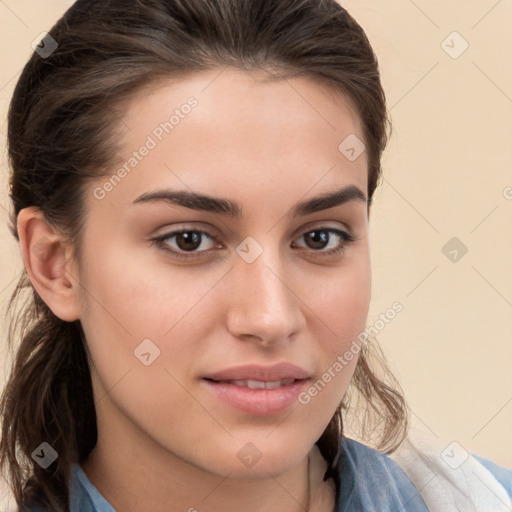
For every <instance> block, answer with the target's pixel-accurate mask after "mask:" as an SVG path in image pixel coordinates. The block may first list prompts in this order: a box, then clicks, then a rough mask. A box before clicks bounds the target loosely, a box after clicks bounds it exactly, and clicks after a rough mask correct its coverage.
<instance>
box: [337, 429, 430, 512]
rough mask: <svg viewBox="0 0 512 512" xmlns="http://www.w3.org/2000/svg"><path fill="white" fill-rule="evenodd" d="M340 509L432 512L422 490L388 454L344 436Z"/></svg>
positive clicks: (376, 511)
mask: <svg viewBox="0 0 512 512" xmlns="http://www.w3.org/2000/svg"><path fill="white" fill-rule="evenodd" d="M341 443H342V455H341V460H340V482H341V488H340V498H339V502H338V510H351V511H354V512H356V511H365V512H366V511H368V512H371V511H375V512H388V511H389V512H391V511H396V510H403V511H406V512H428V509H427V507H426V505H425V502H424V501H423V499H422V497H421V494H420V492H419V491H418V489H417V488H416V487H415V485H414V483H413V482H412V481H411V480H410V479H409V477H408V476H407V474H406V473H405V472H404V471H403V470H402V469H401V468H400V466H399V465H398V464H397V463H396V462H395V461H393V460H392V459H391V458H390V457H388V456H387V455H386V454H384V453H382V452H379V451H378V450H375V449H373V448H370V447H369V446H366V445H364V444H362V443H360V442H357V441H355V440H353V439H349V438H343V439H342V441H341Z"/></svg>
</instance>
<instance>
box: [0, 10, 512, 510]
mask: <svg viewBox="0 0 512 512" xmlns="http://www.w3.org/2000/svg"><path fill="white" fill-rule="evenodd" d="M387 125H388V121H387V117H386V105H385V97H384V93H383V90H382V86H381V83H380V77H379V71H378V65H377V61H376V58H375V56H374V54H373V52H372V49H371V47H370V44H369V42H368V40H367V38H366V36H365V34H364V32H363V30H362V29H361V27H360V26H359V25H358V24H357V23H356V22H355V21H354V20H353V19H352V18H351V17H350V15H349V14H348V13H347V12H346V11H345V10H344V9H343V8H341V7H340V6H339V5H338V4H337V3H335V2H334V1H322V0H307V1H304V0H301V1H299V0H285V1H280V2H275V1H273V0H265V1H260V2H254V1H253V0H216V1H213V2H212V1H210V2H206V1H204V0H187V1H186V2H185V1H181V0H174V1H173V0H133V1H130V2H126V1H122V2H121V1H120V0H115V1H110V2H105V1H85V0H78V1H77V2H76V3H75V4H74V6H73V7H72V8H71V9H70V10H69V11H68V12H67V13H66V14H65V15H64V17H63V18H62V19H61V20H59V21H58V22H57V24H56V25H55V27H53V28H52V30H51V31H50V34H49V36H47V37H46V38H44V39H43V42H42V44H41V45H40V46H39V47H38V48H36V50H35V53H34V55H33V56H32V58H31V59H30V61H29V62H28V64H27V65H26V67H25V69H24V71H23V73H22V76H21V77H20V80H19V82H18V84H17V87H16V90H15V93H14V97H13V100H12V103H11V107H10V111H9V140H8V143H9V156H10V161H11V166H12V176H11V182H10V185H11V198H12V201H13V215H12V222H11V230H12V232H13V235H14V236H15V237H16V239H17V240H19V242H20V249H21V254H22V257H23V262H24V265H25V269H26V273H25V274H24V275H23V277H22V280H21V281H20V283H19V285H18V288H17V290H16V292H15V294H14V295H13V297H12V300H11V304H12V306H13V309H14V303H15V300H16V299H17V298H18V297H20V296H21V293H22V291H24V290H28V291H29V292H31V294H32V295H31V303H30V304H29V305H28V306H27V308H26V309H25V310H24V314H23V316H22V317H19V318H15V317H13V321H12V336H11V340H13V339H15V336H16V335H17V336H19V335H21V345H20V348H19V350H18V352H17V355H16V360H15V365H14V367H13V370H12V372H11V374H10V376H9V379H8V382H7V386H6V388H5V391H4V395H3V400H2V402H1V411H2V418H3V424H2V429H3V430H2V440H1V443H0V457H1V460H2V463H3V465H4V466H5V468H6V471H5V473H6V475H7V477H8V478H9V480H10V483H11V487H12V490H13V493H14V496H15V498H16V501H17V504H18V505H19V506H20V508H21V509H22V510H71V511H86V510H91V511H112V510H117V511H122V512H130V511H135V510H136V511H140V510H152V511H164V510H165V511H168V510H173V511H174V510H176V511H178V510H188V511H195V510H197V511H201V510H208V511H216V510H221V509H222V510H233V511H235V510H237V511H238V510H244V511H248V512H251V511H253V510H254V511H256V510H258V511H261V512H263V511H276V510H278V511H283V512H288V511H290V512H291V511H299V510H306V511H332V510H350V511H359V510H361V511H363V510H364V511H377V510H378V511H379V512H380V511H383V510H389V511H396V510H407V511H425V510H452V509H453V510H469V509H470V508H469V507H472V509H475V510H486V511H490V510H507V508H505V507H510V494H511V490H510V486H509V487H508V488H507V485H508V484H507V480H506V479H510V472H508V471H507V470H505V469H503V468H499V467H498V466H496V465H494V464H492V463H490V462H489V461H485V460H484V459H481V458H478V457H476V456H475V457H473V456H471V457H468V461H464V462H463V463H461V464H459V466H458V467H457V468H455V467H453V468H452V469H450V468H448V466H446V468H443V467H442V466H441V465H439V466H438V467H436V466H435V463H436V458H435V455H434V452H435V450H434V452H432V451H431V450H432V447H431V446H427V445H425V446H422V445H419V444H418V445H417V444H411V440H407V441H406V442H404V441H405V440H406V434H407V410H406V406H405V401H404V399H403V397H402V395H401V393H400V389H399V387H398V385H397V384H396V382H394V380H393V378H392V376H391V375H390V374H389V372H387V375H388V377H389V380H388V379H385V380H386V382H385V381H384V380H381V378H379V376H378V372H376V371H374V369H373V366H374V364H375V363H379V357H378V355H379V352H378V349H377V348H376V347H375V346H374V344H373V343H371V340H369V339H368V336H367V334H366V330H365V324H366V319H367V314H368V308H369V303H370V285H371V267H370V249H369V238H368V219H369V213H370V207H371V204H372V197H373V194H374V191H375V189H376V187H377V185H378V182H379V179H380V176H381V166H380V157H381V154H382V151H383V149H384V147H385V145H386V139H387ZM394 308H395V309H396V311H399V310H400V304H399V303H397V304H395V305H394ZM17 327H18V328H19V329H20V334H16V335H15V334H14V333H15V332H16V328H17ZM375 356H377V357H375ZM381 364H382V365H383V368H384V370H385V371H386V368H385V364H384V362H383V361H381ZM354 396H359V397H360V398H362V399H363V402H361V401H359V402H357V404H358V405H357V412H358V413H359V412H360V413H361V414H362V415H363V422H362V425H364V426H365V429H366V431H367V432H368V433H372V434H377V437H378V439H377V442H376V448H378V450H377V449H375V448H370V447H369V446H365V445H364V444H361V443H358V442H356V441H354V440H351V439H349V438H348V437H346V436H344V430H343V425H344V421H345V420H346V418H347V416H348V414H347V413H348V412H349V410H348V407H349V403H351V402H352V403H354V401H353V398H354ZM351 399H352V400H351ZM364 402H366V405H365V404H364ZM362 433H363V434H364V433H365V431H364V430H363V432H362ZM429 450H430V451H429ZM393 453H394V454H395V455H396V459H397V461H398V462H395V461H393V460H392V459H391V457H390V455H391V454H393ZM20 455H21V457H22V460H20V459H19V457H20ZM437 455H438V453H437ZM453 457H454V458H457V454H456V453H455V454H454V456H453ZM432 470H435V475H434V476H436V477H437V476H438V477H439V478H437V480H436V481H435V485H434V487H432V486H430V487H429V486H428V485H427V484H428V482H426V478H428V471H432ZM437 470H439V471H437ZM452 470H453V471H452ZM457 471H458V472H457ZM443 472H444V473H445V474H446V475H447V476H446V477H445V475H444V474H441V473H443ZM472 474H475V475H476V477H474V479H476V478H479V479H480V481H484V482H485V485H484V486H483V487H482V489H478V490H476V487H475V486H474V485H473V483H472V482H471V481H469V480H468V478H469V476H468V475H472ZM482 479H483V480H482ZM430 480H432V478H430ZM429 482H430V481H429ZM475 490H476V492H475ZM439 496H442V500H441V501H440V500H439V499H438V498H439ZM450 507H451V508H450ZM455 507H456V508H455ZM464 507H465V508H464Z"/></svg>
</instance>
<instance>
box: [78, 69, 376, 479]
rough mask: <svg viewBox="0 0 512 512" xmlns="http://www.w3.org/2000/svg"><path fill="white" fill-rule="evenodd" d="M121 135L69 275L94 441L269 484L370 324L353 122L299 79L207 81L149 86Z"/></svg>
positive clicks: (299, 448) (324, 419)
mask: <svg viewBox="0 0 512 512" xmlns="http://www.w3.org/2000/svg"><path fill="white" fill-rule="evenodd" d="M165 123H167V124H165ZM121 127H122V133H123V134H122V141H123V152H122V159H121V160H120V162H119V165H117V166H115V167H112V169H111V173H110V174H109V175H108V176H107V177H105V178H103V179H101V180H98V181H96V182H95V183H92V184H90V187H89V189H88V190H87V193H86V208H87V211H88V215H87V219H86V227H85V232H84V238H83V248H84V250H83V260H82V266H81V268H80V285H81V288H80V290H81V295H80V305H81V306H80V307H81V309H80V321H81V323H82V326H83V329H84V332H85V335H86V340H87V344H88V348H89V351H90V355H91V365H92V368H91V370H92V378H93V385H94V392H95V401H96V408H97V416H98V429H99V431H100V437H101V436H107V435H108V436H110V440H111V442H112V443H113V445H114V444H115V443H116V440H119V439H122V440H123V442H125V444H124V446H133V447H137V448H136V449H135V448H133V451H134V456H135V451H136V452H137V453H138V455H137V457H139V458H140V459H144V458H145V457H146V455H149V453H151V454H152V455H151V457H152V460H153V461H155V460H159V461H164V460H165V461H166V462H169V463H172V461H180V463H182V464H186V465H189V466H191V467H194V468H199V469H201V470H204V471H207V472H210V473H214V474H217V475H227V474H229V473H230V474H231V476H233V477H239V478H258V477H267V476H268V474H269V473H270V474H273V475H278V474H281V473H283V472H284V471H286V470H287V469H289V468H292V467H294V466H295V465H297V464H298V463H299V462H300V461H301V460H302V459H303V458H304V457H305V456H306V455H307V453H308V451H309V450H310V448H311V447H312V446H313V444H314V443H315V442H316V441H317V440H318V438H319V437H320V436H321V434H322V432H323V431H324V429H325V428H326V426H327V424H328V423H329V421H330V419H331V417H332V415H333V413H334V411H335V409H336V407H337V406H338V404H339V403H340V401H341V400H342V398H343V395H344V394H345V392H346V390H347V387H348V385H349V382H350V379H351V377H352V375H353V372H354V369H355V365H356V362H357V350H355V349H354V346H355V345H354V340H357V336H358V334H359V333H360V332H361V331H363V329H364V326H365V322H366V317H367V313H368V308H369V301H370V284H371V271H370V251H369V241H368V216H367V203H366V200H365V197H364V196H365V195H366V191H367V179H368V177H367V165H368V161H367V157H366V153H364V152H363V153H362V154H361V155H360V156H359V157H358V158H356V159H354V158H347V155H349V156H352V157H353V156H354V151H352V152H351V151H350V149H349V152H348V153H347V151H346V150H345V151H344V152H343V151H341V150H340V149H339V145H340V143H342V141H344V140H345V139H346V138H347V137H349V136H350V137H352V138H351V139H348V140H349V141H354V140H356V139H354V138H353V137H354V136H356V137H357V138H358V139H360V140H362V139H363V133H362V127H361V123H360V120H359V118H358V115H357V113H356V111H355V109H354V108H353V107H352V106H351V104H350V103H349V101H348V100H347V98H344V97H343V96H341V95H340V94H339V93H335V92H334V91H333V90H331V89H329V88H327V87H325V86H322V85H320V84H319V83H317V82H314V81H312V80H311V79H308V78H305V77H302V78H298V77H296V78H293V79H288V80H280V81H274V82H268V81H264V80H263V78H262V76H258V75H250V74H248V73H245V72H241V71H235V70H225V71H224V72H222V73H221V74H219V70H216V71H211V72H207V73H202V74H198V75H194V76H191V77H189V78H187V79H183V80H180V81H179V82H167V83H165V82H160V83H159V84H158V86H155V85H153V86H152V87H148V88H147V89H146V90H144V91H142V92H140V93H139V94H138V95H137V96H136V97H135V98H134V99H133V101H131V102H130V104H129V105H128V107H127V108H126V109H125V110H124V112H123V116H122V123H121ZM343 147H344V146H343ZM144 148H145V149H144ZM355 150H356V151H359V148H358V147H356V148H355ZM122 169H124V171H123V170H122ZM342 189H345V192H344V193H342V194H338V196H337V197H338V201H334V202H329V203H326V202H321V201H315V202H313V203H309V201H310V200H311V199H312V198H316V197H318V196H325V195H331V194H335V193H336V192H339V191H340V190H342ZM356 189H359V190H360V191H361V192H362V194H361V196H362V197H359V196H358V193H357V190H356ZM176 192H181V193H186V194H189V195H188V196H185V194H182V195H181V196H179V195H176ZM173 194H174V195H173ZM194 194H196V195H202V196H208V198H202V199H197V197H196V199H195V200H194V197H195V196H194ZM340 197H341V199H340ZM212 198H215V200H213V199H212ZM343 199H345V200H343ZM299 203H302V204H303V205H302V208H299V207H298V205H299ZM304 203H308V204H309V206H304ZM347 351H351V352H352V354H353V357H352V358H350V359H347V358H346V357H343V355H344V354H345V353H346V352H347ZM341 360H343V363H341V362H340V361H341ZM337 362H338V364H336V363H337ZM340 366H341V368H340ZM326 375H327V376H326ZM263 387H265V389H260V388H263ZM253 388H256V389H253ZM253 461H257V463H254V462H253ZM148 464H149V463H148Z"/></svg>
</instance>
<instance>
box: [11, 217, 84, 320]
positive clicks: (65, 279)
mask: <svg viewBox="0 0 512 512" xmlns="http://www.w3.org/2000/svg"><path fill="white" fill-rule="evenodd" d="M17 227H18V234H19V239H20V242H19V243H20V251H21V256H22V258H23V263H24V265H25V268H26V270H27V273H28V276H29V277H30V280H31V282H32V285H33V286H34V288H35V290H36V291H37V293H38V294H39V296H40V297H41V299H43V301H44V302H45V303H46V304H47V305H48V307H49V308H50V309H51V310H52V311H53V313H54V314H55V315H56V316H57V317H59V318H60V319H61V320H64V321H66V322H72V321H74V320H77V319H78V318H80V311H79V308H78V303H79V302H78V297H77V293H78V283H76V280H75V279H73V277H74V276H73V275H71V273H70V268H71V262H70V261H69V260H70V248H69V246H67V245H66V244H64V243H63V241H62V237H61V236H60V235H59V234H58V233H57V232H56V231H55V230H54V229H53V228H52V227H51V226H50V225H49V224H48V223H47V221H46V220H45V218H44V215H43V214H42V212H41V211H40V210H39V209H38V208H36V207H29V208H24V209H23V210H21V211H20V212H19V214H18V219H17ZM73 283H75V284H73Z"/></svg>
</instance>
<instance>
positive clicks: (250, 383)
mask: <svg viewBox="0 0 512 512" xmlns="http://www.w3.org/2000/svg"><path fill="white" fill-rule="evenodd" d="M206 380H210V381H211V382H216V383H219V384H231V385H233V386H238V387H241V388H249V389H277V388H282V387H285V386H289V385H290V384H293V383H294V382H297V380H298V379H282V380H273V381H268V382H266V381H263V380H213V379H206Z"/></svg>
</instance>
